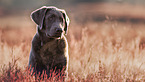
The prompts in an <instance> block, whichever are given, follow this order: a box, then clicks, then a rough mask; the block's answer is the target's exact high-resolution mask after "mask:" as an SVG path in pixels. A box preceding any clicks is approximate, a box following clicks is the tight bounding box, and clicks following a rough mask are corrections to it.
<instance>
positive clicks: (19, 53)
mask: <svg viewBox="0 0 145 82" xmlns="http://www.w3.org/2000/svg"><path fill="white" fill-rule="evenodd" d="M8 20H9V21H10V22H11V20H15V21H13V23H12V22H11V23H10V24H9V23H6V21H8ZM0 21H3V23H2V24H1V26H0V65H1V72H0V81H37V80H36V79H35V78H34V77H33V76H31V75H30V73H29V72H28V69H27V65H28V59H29V52H30V48H31V40H32V37H33V35H34V34H35V31H36V29H35V25H34V23H33V22H31V21H30V19H28V17H27V16H26V17H25V16H24V17H23V18H22V19H21V21H20V23H18V21H19V19H17V18H15V17H12V18H11V17H8V18H7V20H6V19H5V20H4V19H1V20H0ZM22 22H23V23H22ZM5 23H6V24H5ZM144 26H145V24H143V23H138V24H132V23H119V22H117V21H109V20H106V21H104V22H93V21H90V22H87V23H85V24H83V25H80V24H78V23H75V22H73V20H72V23H71V25H70V27H69V32H68V35H67V38H68V42H69V55H70V62H69V77H68V81H87V82H88V81H90V82H92V81H94V82H98V81H119V82H122V81H123V82H124V81H127V82H130V81H145V60H144V59H145V55H144V54H145V32H144V31H145V28H144ZM44 80H45V81H54V79H53V78H51V79H50V78H49V79H44Z"/></svg>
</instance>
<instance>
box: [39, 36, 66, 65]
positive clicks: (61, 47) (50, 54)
mask: <svg viewBox="0 0 145 82" xmlns="http://www.w3.org/2000/svg"><path fill="white" fill-rule="evenodd" d="M65 50H66V44H65V41H64V40H63V39H62V40H61V39H60V40H54V41H50V42H47V43H46V44H44V45H43V46H42V47H41V50H40V56H41V58H42V60H43V63H44V64H46V65H47V64H50V63H57V62H64V59H65V52H66V51H65Z"/></svg>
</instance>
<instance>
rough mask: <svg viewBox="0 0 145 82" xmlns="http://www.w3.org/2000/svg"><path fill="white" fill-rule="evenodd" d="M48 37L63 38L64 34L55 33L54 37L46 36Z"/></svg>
mask: <svg viewBox="0 0 145 82" xmlns="http://www.w3.org/2000/svg"><path fill="white" fill-rule="evenodd" d="M46 36H47V37H49V38H61V37H62V33H55V34H54V35H49V34H46Z"/></svg>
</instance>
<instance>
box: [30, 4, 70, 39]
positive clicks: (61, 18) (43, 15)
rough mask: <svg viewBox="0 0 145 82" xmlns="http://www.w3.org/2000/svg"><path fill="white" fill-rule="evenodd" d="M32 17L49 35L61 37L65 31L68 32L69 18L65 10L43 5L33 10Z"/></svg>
mask: <svg viewBox="0 0 145 82" xmlns="http://www.w3.org/2000/svg"><path fill="white" fill-rule="evenodd" d="M31 18H32V20H33V21H34V22H35V23H36V24H37V25H38V30H40V31H41V32H43V33H44V34H45V35H46V36H47V37H51V38H59V37H61V35H62V34H63V32H65V34H66V33H67V30H68V25H69V18H68V16H67V14H66V12H65V10H62V9H58V8H56V7H46V6H43V7H41V8H39V9H37V10H35V11H33V12H32V14H31Z"/></svg>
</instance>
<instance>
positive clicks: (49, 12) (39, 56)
mask: <svg viewBox="0 0 145 82" xmlns="http://www.w3.org/2000/svg"><path fill="white" fill-rule="evenodd" d="M31 18H32V20H33V21H34V22H35V23H36V24H37V33H36V34H35V36H34V38H33V40H32V47H31V51H30V57H29V66H28V67H29V68H30V70H31V71H33V73H35V75H37V74H39V76H40V75H41V74H42V72H43V71H44V72H45V73H46V74H47V76H48V77H51V76H50V75H51V73H52V71H53V73H54V72H55V74H56V76H62V77H64V76H67V70H68V61H69V55H68V42H67V39H66V37H65V34H67V30H68V25H69V18H68V16H67V14H66V12H65V11H64V10H62V9H58V8H56V7H46V6H43V7H41V8H39V9H37V10H35V11H33V12H32V14H31Z"/></svg>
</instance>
